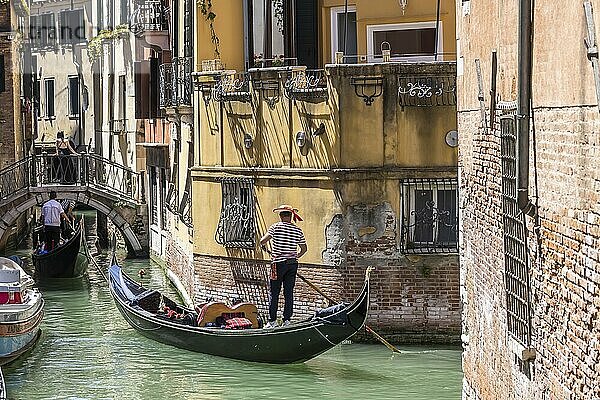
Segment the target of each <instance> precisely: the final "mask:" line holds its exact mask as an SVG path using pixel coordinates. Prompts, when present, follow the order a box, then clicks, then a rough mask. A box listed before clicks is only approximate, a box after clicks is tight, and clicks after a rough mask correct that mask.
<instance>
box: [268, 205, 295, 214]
mask: <svg viewBox="0 0 600 400" xmlns="http://www.w3.org/2000/svg"><path fill="white" fill-rule="evenodd" d="M283 211H289V212H291V213H294V212H298V209H297V208H294V207H292V206H290V205H288V204H282V205H280V206H279V207H277V208H274V209H273V212H274V213H277V214H279V213H280V212H283Z"/></svg>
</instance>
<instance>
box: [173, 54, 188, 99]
mask: <svg viewBox="0 0 600 400" xmlns="http://www.w3.org/2000/svg"><path fill="white" fill-rule="evenodd" d="M173 79H174V80H173V89H174V90H175V93H176V94H175V96H174V97H175V99H176V101H177V105H178V106H182V105H183V106H191V105H192V57H175V58H174V59H173Z"/></svg>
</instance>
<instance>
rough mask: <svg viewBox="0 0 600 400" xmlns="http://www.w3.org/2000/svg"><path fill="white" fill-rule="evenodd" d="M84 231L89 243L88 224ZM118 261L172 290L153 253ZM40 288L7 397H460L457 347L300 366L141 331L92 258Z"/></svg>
mask: <svg viewBox="0 0 600 400" xmlns="http://www.w3.org/2000/svg"><path fill="white" fill-rule="evenodd" d="M88 219H91V220H90V221H88ZM86 226H87V227H88V229H92V227H95V219H94V218H93V216H92V217H90V216H88V215H86ZM88 237H89V238H90V241H95V231H90V235H89V236H88ZM21 254H22V255H24V256H27V251H25V252H22V253H21ZM120 256H121V258H120V259H121V260H124V258H123V256H124V253H122V254H120ZM104 263H105V264H104V265H106V257H104ZM123 263H124V269H125V271H126V272H127V273H128V274H129V275H130V276H137V271H138V270H139V269H141V268H144V269H145V270H146V272H147V274H146V275H145V276H144V279H143V283H144V284H145V285H147V286H150V287H154V288H157V289H160V290H161V291H164V292H166V294H168V295H170V296H174V295H175V293H174V292H173V290H172V289H171V287H170V286H169V284H168V282H167V280H166V278H165V276H164V273H163V272H162V269H161V267H160V266H159V265H157V264H156V263H154V262H153V261H150V260H124V261H123ZM42 291H43V293H44V298H45V300H46V315H45V317H44V322H43V325H42V329H43V335H42V338H41V340H40V342H39V343H38V345H37V346H36V347H35V348H34V350H33V351H32V352H31V353H30V354H29V355H28V356H27V357H25V358H21V359H20V360H18V361H16V362H15V363H13V364H12V365H10V366H8V367H6V368H5V369H4V373H5V377H6V380H7V390H8V392H9V396H10V398H13V399H19V400H35V399H119V400H124V399H132V400H142V399H148V400H159V399H190V400H191V399H231V398H236V399H367V398H376V399H407V400H408V399H410V400H421V399H422V400H425V399H427V400H432V399H435V400H444V399H460V390H461V383H462V382H461V380H462V373H461V371H460V350H459V349H444V348H431V347H427V348H425V347H413V348H406V347H403V348H401V349H402V350H403V351H404V353H403V354H399V355H393V356H392V355H391V353H390V352H389V351H388V350H387V349H386V348H385V347H384V346H380V345H358V344H352V345H342V346H338V347H336V348H334V349H332V350H330V351H328V352H327V353H325V354H323V355H321V356H319V357H317V358H316V359H314V360H311V361H309V362H307V363H303V364H295V365H264V364H254V363H248V362H244V361H236V360H228V359H223V358H219V357H214V356H209V355H203V354H197V353H191V352H188V351H185V350H180V349H177V348H173V347H170V346H167V345H163V344H161V343H158V342H154V341H152V340H150V339H147V338H145V337H143V336H141V335H139V334H138V333H137V332H136V331H134V330H133V329H132V328H130V327H129V325H128V324H127V323H126V322H125V321H124V320H123V318H122V317H121V315H120V314H119V312H118V310H117V309H116V307H115V305H114V303H113V301H112V298H111V297H110V293H109V292H108V287H107V284H106V282H105V280H104V278H103V277H102V275H101V273H100V272H99V271H98V270H97V269H96V268H95V267H94V266H93V265H92V264H90V266H89V270H88V275H87V276H85V277H83V278H81V279H79V280H72V281H71V282H70V283H69V284H68V285H64V286H63V285H52V284H51V285H50V286H44V287H43V288H42Z"/></svg>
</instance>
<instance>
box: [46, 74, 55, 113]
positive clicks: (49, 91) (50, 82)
mask: <svg viewBox="0 0 600 400" xmlns="http://www.w3.org/2000/svg"><path fill="white" fill-rule="evenodd" d="M44 95H45V97H44V99H45V103H44V104H45V111H46V118H54V117H56V112H55V111H54V78H48V79H44Z"/></svg>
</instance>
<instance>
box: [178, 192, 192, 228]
mask: <svg viewBox="0 0 600 400" xmlns="http://www.w3.org/2000/svg"><path fill="white" fill-rule="evenodd" d="M179 215H180V218H181V221H182V222H183V223H184V224H185V226H187V227H188V228H193V227H194V224H193V221H192V196H191V193H190V192H189V191H188V190H184V192H183V195H182V197H181V204H179Z"/></svg>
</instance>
